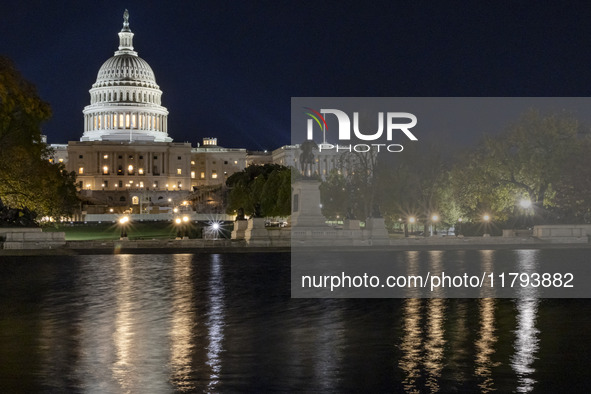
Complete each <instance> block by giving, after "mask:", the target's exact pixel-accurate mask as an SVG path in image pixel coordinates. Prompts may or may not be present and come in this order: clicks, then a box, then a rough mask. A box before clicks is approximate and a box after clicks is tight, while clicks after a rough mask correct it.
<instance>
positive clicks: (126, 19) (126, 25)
mask: <svg viewBox="0 0 591 394" xmlns="http://www.w3.org/2000/svg"><path fill="white" fill-rule="evenodd" d="M121 31H131V30H130V29H129V11H127V9H125V12H124V13H123V29H121Z"/></svg>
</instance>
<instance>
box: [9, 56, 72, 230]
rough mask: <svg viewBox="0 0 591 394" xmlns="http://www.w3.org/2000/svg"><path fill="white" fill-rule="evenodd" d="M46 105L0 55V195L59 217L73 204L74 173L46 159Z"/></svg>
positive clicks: (21, 206)
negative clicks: (44, 128) (43, 135)
mask: <svg viewBox="0 0 591 394" xmlns="http://www.w3.org/2000/svg"><path fill="white" fill-rule="evenodd" d="M50 116H51V109H50V107H49V105H48V104H47V103H45V102H44V101H42V100H41V99H40V98H39V96H38V95H37V92H36V89H35V87H34V85H33V84H31V83H30V82H28V81H26V80H25V79H24V78H23V77H22V76H21V75H20V73H19V72H18V71H17V70H16V68H15V67H14V65H13V63H12V62H11V61H10V60H9V59H7V58H5V57H0V147H1V148H0V199H1V200H2V202H3V204H5V205H6V206H7V207H10V208H13V209H15V208H16V209H21V210H25V209H26V210H30V211H34V212H36V213H37V214H38V215H41V216H49V217H53V218H59V217H62V216H68V215H70V214H71V213H72V212H73V210H74V209H75V208H76V207H77V205H78V204H77V201H78V200H77V197H76V187H75V183H74V182H75V176H74V175H73V174H69V173H67V172H66V171H65V168H64V166H63V164H61V163H57V164H54V163H51V162H50V158H51V155H52V151H51V149H50V148H49V147H48V146H47V144H45V143H44V142H43V141H42V135H41V124H42V123H43V122H44V121H46V120H47V119H49V117H50Z"/></svg>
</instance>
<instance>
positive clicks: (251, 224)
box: [244, 218, 271, 246]
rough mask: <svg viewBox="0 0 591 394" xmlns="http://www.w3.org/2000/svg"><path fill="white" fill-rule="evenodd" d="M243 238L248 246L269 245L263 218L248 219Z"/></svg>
mask: <svg viewBox="0 0 591 394" xmlns="http://www.w3.org/2000/svg"><path fill="white" fill-rule="evenodd" d="M247 223H248V224H247V226H246V230H245V231H244V239H245V240H246V243H247V244H248V246H269V244H270V243H271V240H270V238H269V232H268V231H267V228H266V227H265V218H250V219H248V222H247Z"/></svg>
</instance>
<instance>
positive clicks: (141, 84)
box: [80, 10, 172, 142]
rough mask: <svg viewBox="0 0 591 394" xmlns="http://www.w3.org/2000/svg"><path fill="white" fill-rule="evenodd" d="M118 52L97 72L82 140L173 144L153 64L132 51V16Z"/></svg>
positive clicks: (125, 16) (125, 19)
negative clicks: (130, 26)
mask: <svg viewBox="0 0 591 394" xmlns="http://www.w3.org/2000/svg"><path fill="white" fill-rule="evenodd" d="M118 49H119V50H118V51H116V52H115V55H114V56H113V57H111V58H110V59H108V60H107V61H106V62H105V63H103V65H102V66H101V68H100V69H99V71H98V74H97V78H96V82H95V83H94V84H93V85H92V88H91V89H90V90H89V92H90V105H88V106H86V107H85V108H84V111H83V113H84V134H83V135H82V138H80V140H81V141H129V142H132V141H154V142H170V141H172V138H170V137H169V136H168V110H167V109H166V108H165V107H163V106H162V105H161V97H162V91H161V90H160V87H159V86H158V84H157V83H156V77H155V76H154V71H152V68H151V67H150V65H149V64H148V63H147V62H146V61H145V60H144V59H142V58H141V57H139V56H138V54H137V52H136V51H134V49H133V33H132V32H131V30H130V29H129V13H128V12H127V10H125V13H124V14H123V28H122V29H121V31H120V32H119V48H118Z"/></svg>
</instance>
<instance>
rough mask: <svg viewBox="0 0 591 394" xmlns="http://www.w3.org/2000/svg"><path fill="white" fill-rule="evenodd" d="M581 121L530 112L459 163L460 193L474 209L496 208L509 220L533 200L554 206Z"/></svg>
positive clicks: (457, 185)
mask: <svg viewBox="0 0 591 394" xmlns="http://www.w3.org/2000/svg"><path fill="white" fill-rule="evenodd" d="M579 129H580V127H579V123H578V121H577V120H576V119H574V118H572V117H570V116H568V115H567V114H552V115H546V116H542V115H541V114H540V113H539V112H538V111H536V110H530V111H529V112H527V113H526V114H524V115H523V116H522V117H521V119H519V121H517V122H516V123H514V124H513V125H511V126H510V127H509V128H508V129H507V130H506V131H505V132H504V133H501V134H499V135H496V136H487V137H485V138H484V140H483V141H482V142H481V144H480V146H479V147H478V148H477V149H476V151H475V152H474V153H472V154H470V155H469V156H468V157H467V158H466V160H464V161H463V163H462V164H461V165H460V166H459V167H456V169H455V171H454V173H453V175H454V179H453V181H454V186H455V189H456V197H457V198H458V199H459V200H460V201H461V202H462V204H463V206H464V207H465V208H467V209H468V210H470V211H475V210H478V209H490V210H491V211H492V212H494V213H495V214H496V215H498V216H500V218H501V219H507V218H508V217H509V216H510V215H511V214H512V212H513V210H514V209H515V206H516V202H517V201H519V200H520V199H521V198H529V199H531V201H532V202H533V204H534V206H535V207H536V209H537V210H538V212H543V209H545V208H548V207H550V206H551V205H552V204H553V198H554V195H555V191H554V187H555V186H556V184H557V183H558V182H559V181H560V179H561V177H563V175H564V173H565V165H566V163H567V162H568V159H569V158H570V157H571V155H572V154H573V152H574V151H575V150H576V147H577V144H578V142H579V141H578V138H577V134H578V132H579Z"/></svg>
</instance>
